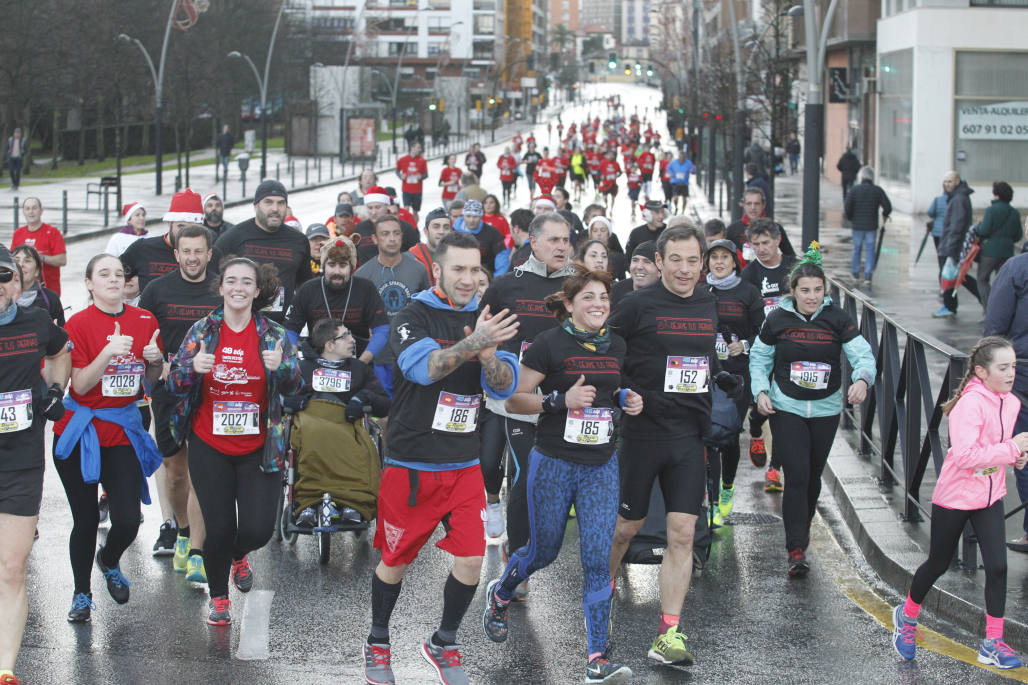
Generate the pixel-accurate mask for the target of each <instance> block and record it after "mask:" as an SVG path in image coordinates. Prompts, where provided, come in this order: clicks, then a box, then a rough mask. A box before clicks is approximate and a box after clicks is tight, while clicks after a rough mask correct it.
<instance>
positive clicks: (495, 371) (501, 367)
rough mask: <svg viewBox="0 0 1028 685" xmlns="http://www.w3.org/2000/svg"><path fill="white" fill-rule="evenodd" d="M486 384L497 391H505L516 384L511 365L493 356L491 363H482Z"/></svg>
mask: <svg viewBox="0 0 1028 685" xmlns="http://www.w3.org/2000/svg"><path fill="white" fill-rule="evenodd" d="M482 371H483V373H484V374H485V382H486V383H488V384H489V387H490V388H493V389H495V390H505V389H507V388H509V387H510V385H511V383H513V382H514V373H513V372H512V371H511V368H510V365H509V364H507V363H505V362H503V361H500V359H498V358H497V357H495V356H493V358H492V359H490V360H489V361H485V362H482Z"/></svg>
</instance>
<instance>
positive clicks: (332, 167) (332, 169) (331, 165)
mask: <svg viewBox="0 0 1028 685" xmlns="http://www.w3.org/2000/svg"><path fill="white" fill-rule="evenodd" d="M335 177H336V158H335V157H329V158H328V180H330V181H331V180H332V179H333V178H335Z"/></svg>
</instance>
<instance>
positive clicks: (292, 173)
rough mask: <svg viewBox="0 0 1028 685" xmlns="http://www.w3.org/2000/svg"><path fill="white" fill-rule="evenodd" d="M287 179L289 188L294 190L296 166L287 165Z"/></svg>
mask: <svg viewBox="0 0 1028 685" xmlns="http://www.w3.org/2000/svg"><path fill="white" fill-rule="evenodd" d="M289 179H290V180H289V187H290V188H295V187H296V165H295V164H292V163H290V164H289Z"/></svg>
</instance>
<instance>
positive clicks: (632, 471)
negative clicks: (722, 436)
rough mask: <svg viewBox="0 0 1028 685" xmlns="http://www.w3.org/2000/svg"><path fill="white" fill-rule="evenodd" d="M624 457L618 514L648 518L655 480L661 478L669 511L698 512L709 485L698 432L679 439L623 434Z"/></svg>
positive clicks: (631, 518) (622, 457)
mask: <svg viewBox="0 0 1028 685" xmlns="http://www.w3.org/2000/svg"><path fill="white" fill-rule="evenodd" d="M618 454H619V456H620V461H621V504H620V506H619V507H618V514H619V515H620V516H621V517H622V518H624V519H627V520H629V521H638V520H640V519H644V518H646V513H647V511H648V510H649V506H650V493H651V492H652V490H653V481H654V480H655V479H658V478H659V479H660V489H661V492H663V493H664V507H665V509H666V510H667V511H668V512H678V513H682V514H693V515H695V516H699V514H700V507H701V505H702V504H703V496H704V492H705V489H706V478H707V475H706V466H705V465H704V452H703V442H702V440H701V439H700V437H699V436H691V437H686V438H681V439H679V440H640V439H636V438H629V437H624V438H622V440H621V448H620V450H619V451H618Z"/></svg>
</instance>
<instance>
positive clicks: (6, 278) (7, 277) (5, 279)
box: [0, 269, 14, 283]
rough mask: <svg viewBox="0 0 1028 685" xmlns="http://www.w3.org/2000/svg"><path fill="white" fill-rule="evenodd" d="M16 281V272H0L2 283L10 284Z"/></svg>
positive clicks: (0, 281) (6, 270) (5, 270)
mask: <svg viewBox="0 0 1028 685" xmlns="http://www.w3.org/2000/svg"><path fill="white" fill-rule="evenodd" d="M13 280H14V272H13V271H10V270H8V269H4V270H3V271H0V283H10V282H11V281H13Z"/></svg>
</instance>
